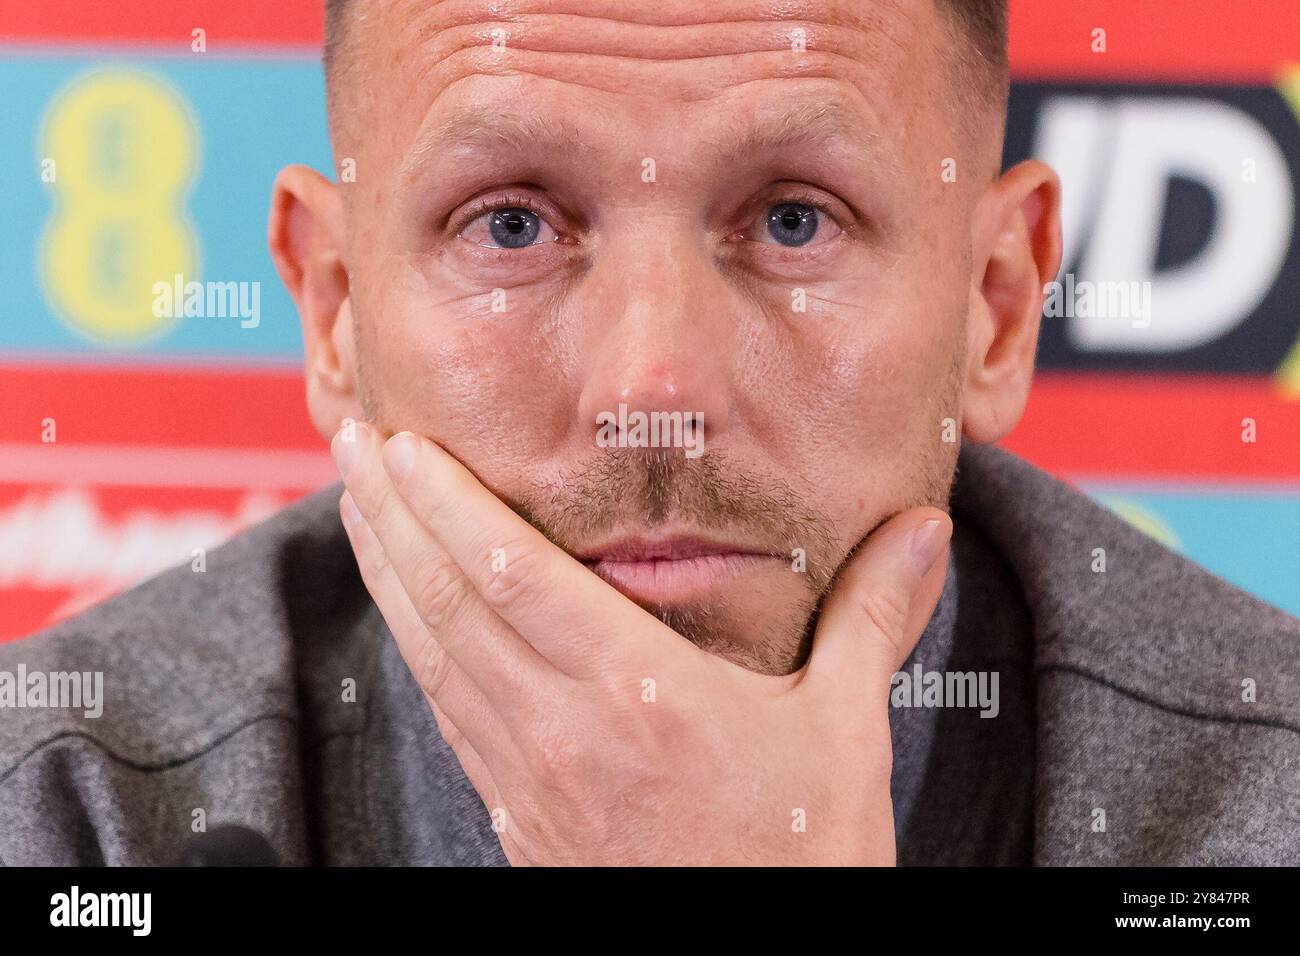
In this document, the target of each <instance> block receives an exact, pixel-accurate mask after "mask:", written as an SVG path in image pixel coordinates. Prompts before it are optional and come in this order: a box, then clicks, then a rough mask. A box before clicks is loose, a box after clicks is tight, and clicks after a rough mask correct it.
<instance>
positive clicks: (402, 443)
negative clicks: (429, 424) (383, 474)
mask: <svg viewBox="0 0 1300 956" xmlns="http://www.w3.org/2000/svg"><path fill="white" fill-rule="evenodd" d="M418 451H419V439H417V438H416V437H415V436H414V435H412V434H411V433H410V432H398V433H397V434H396V435H394V436H393V437H392V438H390V439H388V444H386V445H385V446H384V467H385V468H387V469H388V473H389V474H390V475H391V476H392V478H393V481H395V482H397V483H398V484H401V483H402V482H403V481H405V480H406V476H407V475H409V474H410V473H411V468H412V467H414V465H415V455H416V453H417V452H418Z"/></svg>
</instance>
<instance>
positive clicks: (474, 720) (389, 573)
mask: <svg viewBox="0 0 1300 956" xmlns="http://www.w3.org/2000/svg"><path fill="white" fill-rule="evenodd" d="M339 515H340V517H341V518H342V519H343V527H344V528H345V529H346V531H347V535H348V540H349V542H351V544H352V552H353V554H355V555H356V559H357V567H358V568H359V569H360V571H361V579H362V581H363V582H365V585H366V590H367V591H369V592H370V596H371V597H372V598H373V599H374V601H375V604H376V605H377V606H378V608H379V612H380V614H382V615H383V617H384V621H385V622H386V623H387V624H388V629H389V631H391V632H392V634H393V638H394V640H395V641H396V642H397V647H398V650H399V651H400V652H401V655H402V659H403V660H404V661H405V662H406V666H407V667H408V668H409V669H410V671H411V674H412V676H414V678H415V682H416V684H417V685H418V686H419V687H420V689H421V690H422V691H423V692H424V695H425V697H426V698H428V699H429V700H430V702H431V703H432V704H434V706H435V708H436V709H435V716H436V714H437V712H438V711H441V712H442V713H443V714H445V715H447V717H448V718H449V719H450V721H451V723H452V724H453V725H454V726H455V727H457V728H464V732H463V733H462V732H461V731H457V733H458V734H460V736H462V737H463V738H464V739H465V740H466V741H467V743H469V744H470V745H472V746H473V747H474V748H475V749H476V750H480V751H482V752H483V753H488V754H491V755H493V756H494V758H495V759H497V760H498V761H503V760H505V759H507V757H508V756H509V755H515V754H518V748H517V747H516V746H515V744H514V743H513V741H512V740H511V738H510V734H509V732H508V730H507V728H506V727H505V726H504V724H503V723H502V721H501V718H500V716H499V715H498V714H497V713H496V712H495V711H494V710H493V709H492V707H491V706H490V705H489V704H488V702H487V701H486V700H485V699H484V696H483V693H482V692H481V691H480V690H479V688H478V686H477V685H475V684H474V682H473V681H471V680H470V679H469V678H468V677H467V676H466V675H465V673H464V672H463V671H462V670H461V669H460V668H459V667H457V666H456V662H455V661H453V660H451V658H450V657H449V656H448V655H447V653H446V651H445V650H443V648H442V645H440V644H439V643H438V641H437V640H435V639H434V638H433V636H432V635H431V634H430V633H429V631H428V628H426V627H425V625H424V622H423V621H422V620H421V619H420V615H419V614H418V613H416V610H415V608H414V607H413V606H412V605H411V602H410V599H409V598H408V597H407V595H406V591H405V589H404V588H403V587H402V583H401V581H399V580H398V579H397V575H396V573H394V571H393V566H392V564H390V563H389V561H388V558H387V556H386V555H385V554H384V549H383V546H382V545H381V544H380V543H379V539H378V538H377V537H375V533H374V532H373V531H372V530H371V529H370V527H369V526H368V525H367V524H366V522H365V519H364V518H363V517H362V515H361V513H360V512H359V511H358V510H357V507H356V504H355V502H353V500H352V495H351V494H350V493H349V492H346V491H345V492H344V493H343V497H342V498H341V499H340V500H339ZM448 743H451V741H450V740H449V741H448Z"/></svg>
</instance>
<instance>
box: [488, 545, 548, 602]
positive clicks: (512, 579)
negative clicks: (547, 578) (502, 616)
mask: <svg viewBox="0 0 1300 956" xmlns="http://www.w3.org/2000/svg"><path fill="white" fill-rule="evenodd" d="M503 551H504V553H505V554H506V556H507V557H506V562H505V564H504V565H503V566H502V568H501V569H500V570H498V571H489V572H488V573H487V576H486V578H485V579H484V582H483V598H484V600H486V601H487V602H488V604H489V605H491V606H492V607H493V608H498V609H499V608H506V607H520V606H522V605H524V604H525V603H526V602H527V601H528V600H529V599H530V595H532V594H534V593H536V591H537V588H538V586H539V585H540V581H539V580H538V578H539V576H540V574H541V568H540V562H539V561H538V559H537V554H536V552H535V551H533V550H532V549H531V547H528V546H525V545H522V544H517V545H514V546H511V545H506V546H505V547H504V549H503Z"/></svg>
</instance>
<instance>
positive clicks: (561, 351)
mask: <svg viewBox="0 0 1300 956" xmlns="http://www.w3.org/2000/svg"><path fill="white" fill-rule="evenodd" d="M362 2H364V4H365V11H366V16H365V18H364V19H362V20H354V21H353V23H352V24H351V26H350V29H351V30H352V31H353V32H352V34H351V35H350V38H349V43H350V44H351V48H352V52H351V54H350V55H352V56H355V58H356V65H355V70H354V72H353V73H352V74H351V75H350V77H349V78H348V79H347V80H346V82H347V83H349V84H351V87H352V88H351V89H350V90H349V92H347V93H345V94H344V97H345V99H347V100H348V101H349V102H350V112H349V114H348V116H347V117H346V118H345V119H342V120H340V119H339V118H337V117H336V118H335V119H334V124H335V143H336V148H337V150H338V151H339V156H338V157H337V158H338V160H339V162H342V161H343V159H344V158H345V157H350V158H354V159H355V160H356V164H357V165H356V169H357V176H356V182H355V183H354V184H350V185H347V186H344V187H343V188H344V189H345V190H346V191H347V198H346V210H347V244H346V252H345V259H346V266H347V270H348V279H349V284H350V288H349V296H350V305H351V310H352V316H353V322H354V328H355V333H356V352H357V365H358V375H359V378H360V385H361V390H362V394H363V400H364V404H365V408H366V413H367V415H369V416H370V417H371V419H372V420H373V421H375V422H376V423H377V424H378V425H379V426H380V427H381V428H382V429H384V430H387V431H399V430H411V431H415V432H418V433H422V434H425V435H427V436H429V437H430V438H432V439H434V440H435V441H437V442H439V443H440V444H442V445H443V446H444V447H445V448H447V449H448V451H450V452H451V453H452V454H453V455H455V456H456V457H457V458H459V459H460V460H461V461H462V462H464V463H465V464H466V465H467V466H468V467H469V468H470V469H471V470H472V471H474V472H475V474H476V475H477V476H478V477H479V478H480V480H482V481H483V482H484V484H486V485H487V486H488V487H489V488H491V489H492V490H493V491H494V492H495V493H497V494H498V495H499V496H501V497H502V498H503V499H504V500H505V501H507V502H508V503H510V504H511V505H512V506H513V507H515V508H516V509H517V510H519V511H520V512H521V513H522V514H524V515H526V516H527V517H528V518H529V519H530V520H531V521H533V522H534V523H535V524H536V525H537V526H538V527H539V528H541V529H542V530H543V531H545V532H546V533H547V534H548V535H549V536H550V537H551V538H552V539H553V540H555V541H556V542H558V543H559V544H561V545H562V546H563V547H564V548H565V549H566V550H568V551H569V552H570V553H572V554H574V555H575V556H576V557H578V558H580V559H583V560H585V561H587V562H588V563H589V564H590V565H591V566H592V567H593V569H594V570H595V571H596V572H597V573H598V574H601V575H602V576H603V577H605V578H606V579H607V580H610V581H611V582H612V583H613V584H614V585H615V586H616V587H618V588H619V589H620V590H622V591H623V592H624V593H626V594H628V595H629V596H630V597H631V598H633V599H634V600H636V601H637V602H638V603H640V604H642V606H644V607H646V608H647V609H649V610H652V611H654V612H656V613H658V614H659V615H661V616H662V617H663V618H664V619H665V620H666V621H668V622H669V623H670V624H672V625H673V626H674V627H675V628H676V629H677V630H678V631H680V632H681V633H683V634H684V635H686V636H687V637H688V638H690V639H691V640H694V641H695V642H696V643H698V644H700V645H701V646H702V647H705V648H706V649H708V650H710V651H713V652H714V653H717V654H719V655H722V656H724V657H727V658H730V659H732V660H734V661H736V662H737V663H740V664H743V665H744V666H747V667H749V668H751V669H753V670H758V671H763V672H768V673H788V672H790V671H792V670H793V669H795V668H796V667H797V666H798V665H799V664H800V663H801V662H802V658H803V654H804V653H805V652H806V645H807V637H808V633H809V625H810V622H811V619H812V617H813V615H814V613H815V610H816V606H817V600H818V598H819V596H820V595H821V594H822V593H823V591H824V590H825V588H826V587H827V585H828V583H829V581H830V579H831V578H832V577H833V575H834V573H835V571H836V569H837V568H838V567H839V566H840V565H841V564H842V563H843V561H844V560H845V558H846V557H847V556H848V555H849V553H850V551H851V550H852V549H853V548H854V547H855V546H856V545H857V544H858V543H859V541H861V540H862V539H863V537H864V536H865V535H867V534H868V533H869V532H870V531H871V530H872V529H873V528H875V527H876V526H877V525H878V524H879V523H880V522H882V521H883V520H884V519H886V518H887V517H888V516H890V515H892V514H894V513H896V512H898V511H900V510H901V509H904V508H907V507H910V506H913V505H916V504H921V503H934V504H939V505H941V506H942V505H944V504H945V503H946V498H947V493H948V489H949V486H950V484H951V479H952V474H953V468H954V464H955V459H956V450H957V445H956V444H955V443H952V442H944V441H943V440H942V437H943V432H944V424H943V422H944V419H947V418H952V419H954V420H956V421H957V422H960V420H961V410H960V403H961V395H960V391H961V363H962V356H963V343H964V340H965V316H966V311H967V308H968V302H969V299H970V295H971V289H970V248H969V247H970V229H969V221H970V205H971V195H972V193H971V191H970V190H969V189H968V187H966V186H964V185H963V184H962V183H961V180H960V174H961V173H962V172H963V170H962V167H961V162H962V159H961V158H962V157H964V156H965V155H966V152H964V151H965V150H969V146H967V145H963V141H962V136H963V133H961V132H960V131H959V124H958V122H957V120H956V119H955V117H956V116H957V115H958V111H957V110H956V109H955V108H954V105H953V101H954V98H955V94H954V91H953V80H952V74H951V69H952V68H951V64H949V63H948V62H947V60H946V57H947V56H949V55H950V53H948V52H947V45H948V44H949V43H951V42H952V41H951V39H950V37H949V35H948V33H947V32H946V23H945V22H944V21H943V19H942V17H943V15H942V14H941V13H940V12H939V11H938V10H937V9H936V8H935V7H934V5H933V3H932V2H931V0H844V2H808V3H800V4H795V5H790V4H778V5H773V4H772V3H771V2H770V0H769V2H766V3H764V2H755V0H724V2H715V3H709V4H701V3H698V2H696V0H655V2H653V3H630V2H614V0H609V2H602V3H593V2H585V3H580V2H577V0H572V2H569V3H549V4H542V3H533V4H517V5H515V4H511V5H509V6H510V8H511V9H510V14H509V16H508V17H507V16H505V15H503V14H502V13H501V12H500V10H499V8H500V7H501V4H499V3H487V2H483V3H479V2H477V0H474V2H471V0H465V2H458V3H454V4H429V3H425V2H414V0H380V2H372V0H362ZM796 7H797V8H798V17H799V18H798V19H787V18H786V16H787V12H786V11H787V10H788V11H791V12H793V11H794V10H795V8H796ZM494 9H496V10H497V11H498V12H497V14H496V16H495V17H494V15H493V14H492V13H491V12H490V11H492V10H494ZM534 10H536V11H538V12H532V11H534ZM542 11H544V12H542ZM797 29H802V31H803V34H802V37H803V41H804V44H805V45H806V51H805V50H804V49H802V48H801V47H800V34H798V33H797V32H796V30H797ZM494 31H500V32H497V33H495V34H494ZM494 39H495V41H496V42H495V45H494V42H493V41H494ZM950 157H951V158H957V159H958V166H957V169H958V173H959V182H958V183H957V184H954V183H952V182H949V181H945V177H944V176H943V175H942V174H943V171H944V161H945V159H947V158H950ZM620 406H625V414H626V415H628V416H631V415H632V413H634V412H642V413H655V412H679V413H683V414H684V415H685V416H687V417H690V416H692V415H700V416H702V422H703V432H702V435H701V434H699V433H697V434H695V435H694V436H691V435H690V433H689V432H687V433H684V434H682V433H679V437H681V438H683V439H685V440H687V441H692V439H693V444H691V445H690V446H689V447H687V448H683V447H667V448H665V447H652V448H645V447H619V446H620V445H623V446H627V445H632V446H635V445H636V444H637V438H636V436H634V435H632V433H631V432H630V431H629V432H624V433H623V438H624V441H622V442H620V441H617V440H616V441H615V442H614V443H613V447H610V444H611V443H610V441H609V439H610V437H611V435H614V436H615V438H616V439H617V435H618V425H619V421H620V419H619V410H620ZM611 419H613V420H614V424H613V426H612V427H613V432H611V426H610V425H609V424H606V423H608V422H609V421H610V420H611ZM623 420H624V421H627V422H628V423H629V426H631V425H633V424H635V418H627V419H623ZM602 425H603V426H604V427H603V428H602ZM958 427H959V426H958ZM641 439H643V441H642V444H644V442H645V441H648V440H649V438H648V435H647V434H644V433H643V434H642V435H641ZM701 440H702V448H703V452H704V453H703V454H702V455H698V454H697V453H698V451H699V448H700V444H699V442H700V441H701ZM663 441H669V442H671V439H670V438H668V437H664V438H663ZM688 452H690V453H689V454H688ZM502 557H503V558H504V560H507V561H508V560H509V555H508V554H505V555H503V556H502ZM485 560H488V556H485Z"/></svg>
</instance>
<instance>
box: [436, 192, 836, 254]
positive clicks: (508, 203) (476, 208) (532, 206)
mask: <svg viewBox="0 0 1300 956" xmlns="http://www.w3.org/2000/svg"><path fill="white" fill-rule="evenodd" d="M783 204H796V205H801V206H808V207H810V208H812V209H816V210H817V211H818V212H819V213H821V214H822V215H824V216H827V217H829V218H830V219H831V220H832V221H834V222H835V223H836V225H838V226H839V228H840V229H841V230H843V229H844V224H843V223H841V222H840V221H839V217H838V216H837V215H836V214H835V213H834V211H832V208H831V204H830V203H829V202H827V201H826V200H825V199H824V198H822V197H821V196H818V195H816V194H814V193H811V192H807V191H803V190H798V189H794V190H792V191H789V192H782V193H779V194H778V195H775V196H772V197H769V198H767V199H764V200H762V201H761V202H759V203H757V204H756V205H755V206H753V207H752V208H751V211H750V212H749V213H748V217H749V221H751V222H752V220H753V217H754V216H755V215H756V214H757V213H758V212H759V211H760V210H762V209H770V208H772V207H774V206H780V205H783ZM502 209H526V210H528V211H529V212H531V213H532V214H533V215H535V216H538V217H540V218H542V219H545V220H546V221H547V222H548V223H549V224H550V226H551V228H552V229H555V232H556V236H557V237H558V238H557V239H556V240H555V241H557V242H564V241H565V238H566V237H565V236H564V235H563V234H562V233H561V232H560V229H559V228H557V227H556V225H555V223H553V222H551V219H552V218H553V217H555V214H554V213H553V212H552V211H551V210H550V209H547V208H544V204H542V203H538V202H537V200H536V198H535V197H533V196H532V195H530V194H528V193H522V192H503V193H494V194H492V195H490V196H484V197H482V198H479V199H474V200H471V201H470V203H469V205H468V206H467V207H466V208H465V210H464V212H462V213H461V214H460V215H459V216H457V218H456V221H457V225H456V227H455V229H456V232H455V234H456V235H457V236H460V235H461V234H462V233H464V231H465V230H466V229H467V228H469V226H470V225H471V224H472V223H474V222H476V221H477V220H478V219H479V218H480V217H481V216H483V215H484V214H486V213H490V212H497V211H498V210H502ZM733 235H734V233H733Z"/></svg>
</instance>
